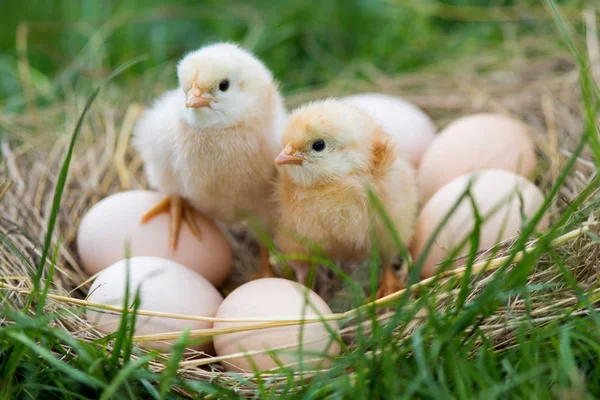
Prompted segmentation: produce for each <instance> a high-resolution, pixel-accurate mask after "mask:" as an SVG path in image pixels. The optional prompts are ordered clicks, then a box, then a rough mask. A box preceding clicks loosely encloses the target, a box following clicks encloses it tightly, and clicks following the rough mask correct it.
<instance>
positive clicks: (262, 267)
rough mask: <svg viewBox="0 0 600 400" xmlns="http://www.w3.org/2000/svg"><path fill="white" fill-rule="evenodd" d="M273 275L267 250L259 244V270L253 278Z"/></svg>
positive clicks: (272, 276)
mask: <svg viewBox="0 0 600 400" xmlns="http://www.w3.org/2000/svg"><path fill="white" fill-rule="evenodd" d="M275 276H276V275H275V271H274V270H273V265H271V261H270V260H269V250H268V249H267V248H266V247H265V246H263V245H260V264H259V270H258V273H257V274H256V275H255V276H254V278H253V279H262V278H275Z"/></svg>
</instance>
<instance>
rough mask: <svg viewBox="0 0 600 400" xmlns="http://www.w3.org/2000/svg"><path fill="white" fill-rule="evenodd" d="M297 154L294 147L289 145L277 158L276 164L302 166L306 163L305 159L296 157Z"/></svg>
mask: <svg viewBox="0 0 600 400" xmlns="http://www.w3.org/2000/svg"><path fill="white" fill-rule="evenodd" d="M295 152H296V149H294V147H292V145H291V144H288V145H287V146H285V148H284V149H283V150H281V153H279V155H278V156H277V157H275V164H277V165H284V164H291V165H302V163H303V162H304V158H303V157H300V156H295V155H294V153H295Z"/></svg>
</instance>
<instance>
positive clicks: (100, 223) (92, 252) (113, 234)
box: [77, 190, 232, 286]
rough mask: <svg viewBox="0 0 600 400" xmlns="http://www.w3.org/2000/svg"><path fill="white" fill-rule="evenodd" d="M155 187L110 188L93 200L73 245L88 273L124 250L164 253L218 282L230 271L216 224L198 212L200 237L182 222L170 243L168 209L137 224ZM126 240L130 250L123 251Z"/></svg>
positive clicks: (153, 196)
mask: <svg viewBox="0 0 600 400" xmlns="http://www.w3.org/2000/svg"><path fill="white" fill-rule="evenodd" d="M163 198H164V195H163V194H161V193H158V192H152V191H144V190H134V191H127V192H121V193H117V194H114V195H112V196H109V197H107V198H105V199H103V200H102V201H100V202H98V203H97V204H96V205H94V206H93V207H92V208H91V209H90V210H89V211H88V213H87V214H86V215H85V217H84V218H83V220H82V221H81V224H80V226H79V232H78V235H77V247H78V250H79V255H80V256H81V259H82V261H83V265H84V267H85V269H86V270H87V271H88V272H89V273H90V274H92V275H93V274H95V273H97V272H98V271H101V270H102V269H104V268H106V267H108V266H109V265H112V264H114V263H116V262H117V261H119V260H121V259H123V258H125V257H126V256H127V255H129V256H131V257H136V256H153V257H161V258H166V259H169V260H172V261H175V262H177V263H179V264H181V265H184V266H186V267H188V268H190V269H192V270H194V271H196V272H197V273H199V274H201V275H202V276H204V277H205V278H206V279H208V280H209V281H210V282H211V283H212V284H213V285H215V286H218V285H220V284H221V283H222V282H223V281H224V280H225V279H226V278H227V277H228V276H229V274H230V272H231V266H232V253H231V247H230V246H229V243H228V242H227V239H225V237H224V236H223V233H222V232H221V231H220V229H219V228H218V227H217V225H216V224H215V223H214V222H213V221H212V220H210V219H209V218H207V217H205V216H203V215H200V214H197V216H196V221H197V223H198V226H199V227H200V230H201V234H202V237H201V238H197V237H196V236H194V234H193V233H192V231H191V230H190V228H189V227H188V226H187V224H186V223H182V224H181V231H180V234H179V244H178V246H177V249H176V250H175V251H174V252H173V251H172V250H171V249H169V219H170V218H169V215H167V214H162V215H159V216H157V217H156V218H153V219H152V220H150V221H149V222H147V223H145V224H142V223H141V219H142V216H143V215H144V213H146V211H148V210H149V209H150V208H152V207H153V206H154V205H156V203H158V202H159V201H161V200H162V199H163ZM127 244H128V245H129V254H126V249H127Z"/></svg>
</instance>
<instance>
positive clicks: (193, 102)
mask: <svg viewBox="0 0 600 400" xmlns="http://www.w3.org/2000/svg"><path fill="white" fill-rule="evenodd" d="M203 93H204V92H203V91H202V89H200V88H199V87H198V85H197V84H196V80H195V79H194V81H193V82H192V88H191V89H190V90H188V92H187V98H186V100H185V106H186V107H187V108H202V107H208V106H210V99H207V98H205V97H202V94H203Z"/></svg>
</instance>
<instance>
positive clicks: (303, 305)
mask: <svg viewBox="0 0 600 400" xmlns="http://www.w3.org/2000/svg"><path fill="white" fill-rule="evenodd" d="M326 314H331V309H330V308H329V307H328V306H327V304H325V302H324V301H323V300H322V299H321V298H320V297H319V296H318V295H317V294H316V293H315V292H313V291H311V290H310V289H308V288H306V287H305V286H303V285H300V284H299V283H297V282H293V281H289V280H285V279H279V278H265V279H258V280H254V281H251V282H248V283H246V284H244V285H242V286H240V287H238V288H237V289H236V290H234V291H233V292H232V293H231V294H230V295H229V296H227V298H226V299H225V300H224V301H223V304H221V307H219V310H218V311H217V318H245V317H263V318H275V317H277V318H279V317H285V318H290V319H301V318H302V316H310V315H326ZM252 324H256V322H254V323H250V322H235V323H233V322H215V326H214V327H215V329H217V328H229V327H234V326H247V325H252ZM327 324H329V326H330V327H331V329H332V330H333V331H335V332H338V331H339V328H338V325H337V323H336V322H335V321H328V322H327ZM301 332H302V333H301ZM300 337H302V352H303V359H302V360H303V361H302V362H303V366H304V369H305V370H306V369H315V368H324V367H326V366H328V365H329V364H330V361H329V360H328V359H326V358H323V355H325V354H327V355H329V356H331V357H333V356H337V355H338V354H339V353H340V346H339V343H338V342H336V341H334V340H332V338H331V336H330V333H329V332H328V331H327V327H326V325H325V323H323V322H315V323H310V324H306V325H304V326H301V325H296V326H286V327H278V328H268V329H260V330H252V331H246V332H236V333H228V334H224V335H218V336H215V337H214V344H215V350H216V352H217V355H218V356H226V355H230V354H234V353H238V352H242V351H253V350H263V349H275V348H278V347H282V346H287V345H293V344H299V339H300ZM275 351H276V354H277V358H278V359H279V360H280V361H281V362H282V363H283V365H290V367H291V368H294V369H299V365H298V363H299V356H300V352H299V349H298V347H297V346H296V347H293V348H287V349H285V350H275ZM252 363H254V365H255V366H256V369H258V370H268V369H273V368H277V367H278V365H277V363H276V362H275V361H274V360H273V358H272V357H271V355H269V354H259V355H253V356H252ZM252 363H251V362H250V361H249V360H248V359H247V358H245V357H239V358H234V359H231V360H227V361H225V362H223V365H224V366H225V368H226V369H228V370H230V371H238V372H249V371H253V370H254V369H255V368H254V367H253V364H252Z"/></svg>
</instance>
